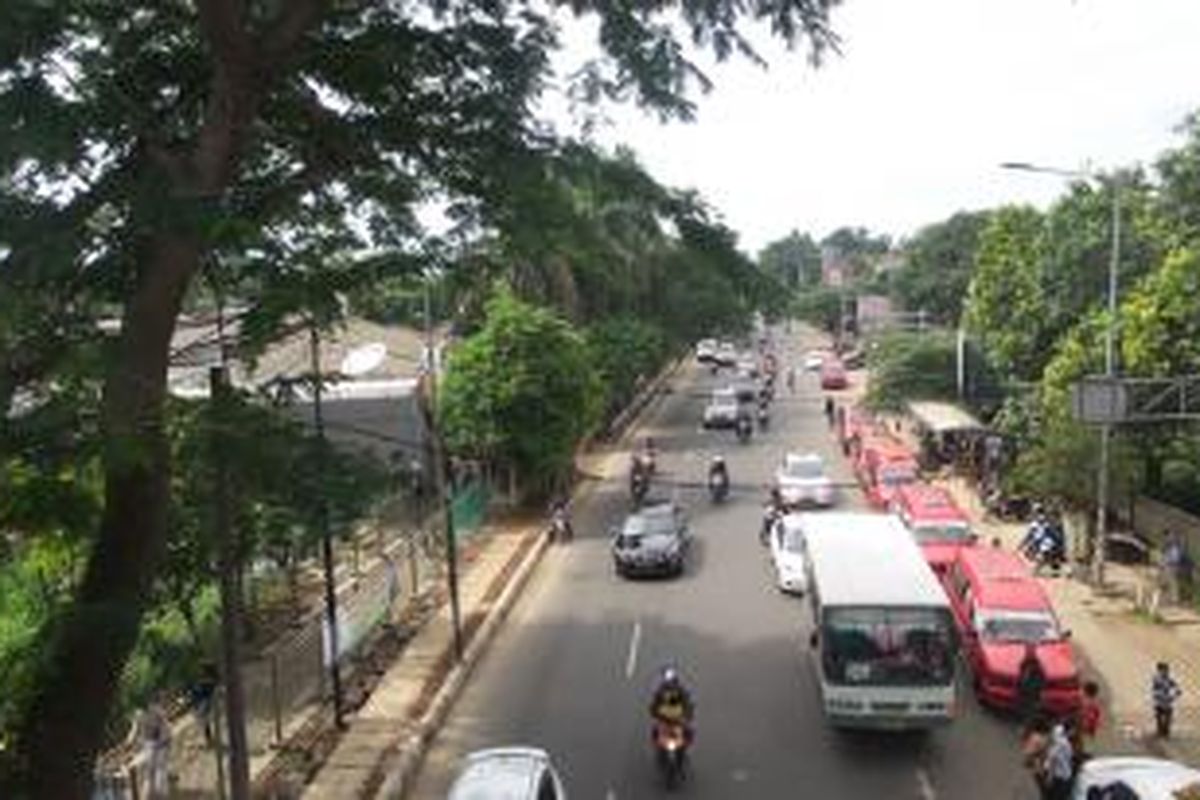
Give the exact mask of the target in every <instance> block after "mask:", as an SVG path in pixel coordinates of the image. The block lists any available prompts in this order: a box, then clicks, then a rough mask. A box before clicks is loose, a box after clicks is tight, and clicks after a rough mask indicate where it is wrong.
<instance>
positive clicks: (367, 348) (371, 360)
mask: <svg viewBox="0 0 1200 800" xmlns="http://www.w3.org/2000/svg"><path fill="white" fill-rule="evenodd" d="M386 355H387V346H386V345H385V344H383V342H371V343H370V344H364V345H363V346H362V347H356V348H354V349H353V350H351V351H350V352H349V353H346V357H345V358H343V359H342V368H341V373H342V374H343V375H350V376H357V375H366V374H367V373H368V372H370V371H371V370H373V369H375V368H376V367H378V366H379V365H380V364H382V363H383V359H384V357H385V356H386Z"/></svg>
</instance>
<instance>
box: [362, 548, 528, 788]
mask: <svg viewBox="0 0 1200 800" xmlns="http://www.w3.org/2000/svg"><path fill="white" fill-rule="evenodd" d="M533 535H534V536H536V537H537V541H536V542H534V545H533V547H532V548H531V549H530V551H529V552H528V553H526V554H525V557H524V559H523V560H522V561H521V564H520V565H519V566H518V567H517V570H516V572H515V573H514V574H513V576H512V577H511V578H510V579H509V581H508V583H507V584H506V585H505V587H504V589H503V590H501V592H500V596H499V597H498V598H497V599H496V601H495V603H494V604H493V605H492V608H491V609H490V611H489V613H488V615H487V618H486V619H485V620H484V621H483V622H482V623H481V624H480V626H479V629H478V630H477V631H476V632H475V635H474V636H472V637H471V641H470V642H469V643H468V644H467V648H466V650H465V651H464V652H463V659H462V661H461V662H460V663H459V664H457V665H456V666H455V667H454V668H453V669H452V670H451V672H450V674H449V675H448V676H447V677H446V679H445V680H444V681H443V682H442V685H441V687H439V688H438V690H437V692H436V693H435V694H434V696H433V700H431V701H430V703H429V707H428V708H427V709H426V710H425V713H424V714H423V715H422V716H421V719H420V720H418V721H417V723H416V725H415V726H414V727H415V732H414V733H413V734H411V735H410V736H409V737H408V738H407V739H406V740H405V741H404V742H403V743H402V744H401V745H400V748H399V749H400V754H399V755H398V756H397V757H396V758H395V759H394V761H393V763H392V764H388V765H385V766H384V767H383V772H384V775H385V777H384V780H383V784H382V785H381V786H380V787H379V790H378V791H377V792H375V795H374V796H375V797H376V798H379V799H380V800H399V799H400V798H402V797H404V794H405V792H406V791H407V790H408V788H409V786H408V784H409V782H410V781H411V780H412V778H413V775H414V774H415V773H416V770H417V768H418V767H419V766H420V764H421V761H422V759H423V758H424V757H425V751H426V749H427V748H428V747H429V743H430V742H431V741H432V739H433V734H434V733H435V732H436V731H437V730H438V729H439V728H440V727H441V725H442V723H443V722H444V721H445V718H446V715H447V714H449V712H450V709H451V708H452V707H453V706H454V703H455V701H456V700H458V696H459V695H460V694H461V693H462V690H463V687H464V686H465V685H466V682H467V679H468V678H470V676H471V673H472V671H473V670H474V669H475V665H476V664H477V663H478V662H479V660H480V658H481V657H482V656H483V654H484V652H485V651H486V650H487V647H488V645H489V644H491V641H492V639H493V638H494V637H495V635H496V632H497V631H498V630H499V628H500V624H501V623H502V622H503V621H504V620H505V619H507V618H508V614H509V612H510V611H511V610H512V607H513V606H514V605H515V604H516V600H517V598H518V597H519V596H520V594H521V591H522V590H523V589H524V588H525V584H526V583H527V582H528V581H529V577H530V576H531V575H532V574H533V571H534V569H535V568H536V567H537V565H538V564H539V563H540V562H541V560H542V556H543V555H545V553H546V550H547V549H548V548H549V545H550V537H549V536H546V535H544V533H538V534H533Z"/></svg>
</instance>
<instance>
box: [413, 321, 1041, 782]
mask: <svg viewBox="0 0 1200 800" xmlns="http://www.w3.org/2000/svg"><path fill="white" fill-rule="evenodd" d="M804 336H809V337H811V336H813V334H811V333H809V334H798V335H796V336H794V337H791V338H790V339H785V340H782V341H781V342H780V352H781V355H782V356H783V358H782V359H781V360H782V362H783V364H784V365H786V364H789V363H795V364H799V362H800V360H801V354H802V352H803V351H804V350H805V349H806V348H807V347H808V346H810V345H813V344H816V341H815V340H811V339H810V340H808V341H805V339H804ZM718 380H720V379H718V378H713V377H711V376H710V375H709V373H708V371H707V370H702V369H697V368H695V367H688V368H687V369H685V370H684V371H682V372H681V373H680V375H679V377H678V378H677V379H676V380H675V381H674V382H673V392H672V394H671V395H670V396H669V397H667V398H666V399H665V400H664V402H662V403H661V404H660V405H659V406H658V407H657V408H656V409H655V411H654V412H653V413H652V414H650V416H649V419H648V420H646V421H645V423H644V426H643V428H642V430H641V431H639V433H640V434H650V435H653V436H654V437H655V439H656V441H657V444H658V447H659V464H660V467H661V478H659V479H656V481H655V483H654V486H653V489H652V491H651V496H652V497H661V496H676V497H677V498H678V499H679V500H681V501H682V502H683V503H684V504H685V505H686V506H687V507H688V509H689V511H690V515H691V522H692V524H691V528H692V533H693V536H694V542H693V545H694V546H693V551H692V553H691V561H690V563H689V565H688V569H687V573H686V574H685V575H684V576H683V577H682V578H679V579H668V580H645V581H627V580H624V579H621V578H619V577H617V576H616V575H615V574H614V572H613V568H612V560H611V557H610V556H609V550H608V537H609V533H608V532H609V529H610V528H611V527H612V526H613V525H615V524H617V523H618V522H619V521H620V520H621V519H622V517H623V515H624V513H625V512H626V511H627V510H628V492H627V480H626V477H627V471H626V462H625V461H624V460H622V461H620V462H618V463H617V464H616V466H617V469H615V470H614V472H615V473H616V477H615V478H614V479H611V480H608V481H605V482H604V483H603V484H601V485H599V486H597V487H596V488H595V491H593V492H592V494H591V495H590V497H588V498H587V499H586V500H585V501H583V502H582V503H580V504H579V507H577V508H576V509H575V510H574V517H575V524H576V539H575V541H574V542H573V543H571V544H570V545H569V546H567V547H558V548H555V549H554V550H552V551H551V552H550V553H548V554H547V557H546V559H545V560H544V561H543V563H542V564H541V565H540V566H539V568H538V570H537V573H536V575H535V576H534V578H533V580H532V581H531V582H530V584H529V585H528V587H527V588H526V591H525V594H524V595H523V597H522V598H521V599H520V601H519V602H518V603H517V605H516V607H515V608H514V609H513V612H512V615H511V616H510V618H509V620H508V621H507V622H506V623H505V627H504V629H503V630H502V631H501V633H500V635H499V636H498V638H497V640H496V641H495V643H494V644H493V645H492V647H491V650H490V651H489V652H488V653H487V654H486V655H485V657H484V658H483V660H482V661H481V662H480V664H479V665H478V667H477V670H476V672H475V674H474V676H473V677H472V679H471V682H470V685H469V686H468V688H467V689H466V691H465V692H464V694H463V695H462V697H461V698H460V700H459V701H458V703H457V704H456V706H455V708H454V710H453V712H452V713H451V714H450V716H449V718H448V719H447V722H446V724H445V726H444V727H443V729H442V731H441V732H440V733H439V735H438V736H437V738H436V739H435V741H434V742H433V744H432V746H431V748H430V750H429V753H428V755H427V757H426V759H425V762H424V765H423V767H422V771H421V773H420V775H419V777H418V780H417V782H416V785H415V788H414V790H413V791H412V792H411V793H410V797H412V798H416V799H417V800H441V799H442V798H445V796H446V792H447V790H448V788H449V785H450V783H451V782H452V780H453V777H454V774H455V770H456V769H457V766H458V763H459V760H460V759H461V757H462V756H463V755H464V754H466V753H468V752H470V751H472V750H475V749H478V748H483V747H493V746H502V745H511V744H531V745H536V746H540V747H543V748H545V749H547V750H548V751H550V753H551V755H552V757H553V758H554V760H555V762H556V764H557V765H558V767H559V770H560V772H561V773H562V774H563V778H564V781H565V783H566V787H567V791H568V794H569V795H570V797H572V798H584V800H592V799H593V798H595V799H596V800H618V799H619V798H646V797H657V796H661V795H664V794H666V793H665V791H664V790H663V789H662V788H661V785H660V782H659V781H658V780H657V775H656V773H655V769H654V763H653V760H652V758H651V749H650V744H649V738H648V722H647V711H646V706H647V702H648V698H649V692H650V689H651V687H652V685H653V681H654V678H655V676H656V674H657V671H658V669H659V668H660V667H661V666H662V665H663V664H665V663H672V664H675V665H677V666H678V667H679V668H680V670H681V672H682V673H683V675H684V678H685V680H686V681H687V683H688V684H689V686H690V687H691V688H692V690H693V692H694V693H695V696H696V700H697V717H696V722H697V732H698V736H697V740H696V743H695V747H694V750H693V752H692V773H691V775H690V777H689V781H688V783H687V784H686V785H685V786H684V787H683V788H682V789H681V790H679V791H678V792H676V794H678V795H679V796H686V797H688V798H695V799H696V800H702V799H705V798H712V799H713V800H717V799H722V800H723V799H725V798H754V799H757V798H804V797H812V798H861V799H862V800H877V799H878V800H883V798H887V799H888V800H904V799H906V798H913V799H914V800H932V799H933V798H972V800H1011V799H1012V798H1027V797H1032V796H1034V792H1033V791H1032V785H1031V783H1030V781H1029V778H1028V777H1027V776H1026V774H1025V773H1024V772H1023V770H1022V769H1021V767H1020V764H1019V756H1018V753H1017V731H1016V727H1015V725H1014V724H1013V723H1012V721H1010V720H1005V719H1002V718H999V717H997V716H996V715H995V714H992V713H990V712H986V711H983V710H980V709H979V708H977V707H976V706H975V704H974V701H973V700H972V699H971V698H970V697H969V692H963V693H961V695H960V696H961V697H962V698H963V700H962V702H963V703H964V704H965V705H966V707H965V708H964V711H963V713H962V714H961V715H960V717H959V718H958V719H957V720H956V721H955V722H954V723H953V724H952V725H950V726H948V727H946V728H942V729H939V730H936V731H934V732H931V733H928V734H894V733H890V734H888V733H881V734H859V733H846V732H839V731H837V730H834V729H832V728H830V726H829V725H827V724H826V722H825V720H824V718H823V716H822V712H821V709H820V706H819V701H818V691H817V684H816V680H815V677H814V675H813V672H812V668H811V666H810V664H809V661H808V654H807V652H806V650H805V648H806V647H807V642H808V633H809V631H810V629H811V626H810V622H809V618H808V609H807V606H806V605H805V603H804V601H803V600H802V599H797V598H793V597H788V596H784V595H781V594H780V593H779V592H778V591H777V590H776V588H775V586H774V584H773V581H772V575H771V571H770V569H769V562H768V559H767V558H766V552H765V549H764V548H762V547H760V546H759V543H758V538H757V529H758V525H759V523H760V520H761V513H762V503H763V500H764V499H765V496H766V493H765V490H764V487H765V485H766V484H767V482H768V481H769V479H770V475H771V473H772V471H773V469H774V466H775V464H776V463H777V462H778V460H779V458H780V456H781V455H782V453H783V452H784V451H785V449H793V450H804V451H816V452H819V453H821V454H822V455H823V456H824V457H825V459H826V463H827V464H828V465H830V468H831V472H832V473H833V475H834V477H835V479H836V480H840V481H845V482H847V483H848V482H849V481H850V479H851V476H850V472H849V469H848V466H847V465H846V463H845V461H844V460H843V459H842V457H841V454H840V451H839V450H838V449H837V447H836V443H835V441H834V438H833V436H832V433H831V431H830V430H829V428H828V426H827V425H826V421H825V417H824V414H823V410H822V402H823V397H822V395H821V393H820V390H819V386H818V383H817V379H816V377H815V376H814V375H811V374H807V375H803V376H802V377H800V378H799V380H798V381H797V386H796V394H795V395H789V394H788V393H787V388H786V385H785V383H784V382H783V381H782V380H781V381H779V382H778V383H779V384H780V391H779V393H778V394H777V397H776V402H775V403H774V404H773V405H772V420H771V423H772V425H771V428H770V430H769V431H767V432H766V434H765V435H758V434H756V435H755V437H754V439H753V441H752V442H751V443H750V444H747V445H741V444H738V443H737V441H736V440H735V438H734V437H733V434H732V432H705V431H702V430H700V428H699V420H700V415H701V411H702V409H703V406H704V403H705V394H706V393H707V392H708V391H710V390H711V388H712V387H713V386H714V385H716V382H717V381H718ZM718 451H719V452H721V453H723V454H724V455H725V457H726V459H727V461H728V463H729V465H730V473H731V476H732V478H733V483H734V493H733V495H732V497H731V499H730V501H729V502H727V503H725V504H724V505H722V506H719V507H714V506H712V505H711V504H710V503H709V501H708V498H707V493H706V490H705V487H704V476H705V471H706V466H707V463H708V458H709V457H710V456H711V455H712V454H713V453H715V452H718ZM839 506H840V507H843V508H862V507H863V502H862V499H861V495H860V494H859V493H858V491H857V490H853V489H844V490H842V493H841V498H840V501H839Z"/></svg>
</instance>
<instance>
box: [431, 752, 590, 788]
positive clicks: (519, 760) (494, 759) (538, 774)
mask: <svg viewBox="0 0 1200 800" xmlns="http://www.w3.org/2000/svg"><path fill="white" fill-rule="evenodd" d="M566 797H567V793H566V791H565V790H564V789H563V784H562V779H560V778H559V777H558V773H557V772H556V771H555V769H554V765H553V764H551V763H550V756H549V755H547V753H546V751H545V750H540V749H538V748H536V747H497V748H492V749H490V750H478V751H476V752H474V753H471V754H470V755H468V756H467V758H466V762H465V764H464V765H463V768H462V771H461V772H459V774H458V778H456V779H455V781H454V785H453V786H451V787H450V794H449V795H447V796H446V800H566Z"/></svg>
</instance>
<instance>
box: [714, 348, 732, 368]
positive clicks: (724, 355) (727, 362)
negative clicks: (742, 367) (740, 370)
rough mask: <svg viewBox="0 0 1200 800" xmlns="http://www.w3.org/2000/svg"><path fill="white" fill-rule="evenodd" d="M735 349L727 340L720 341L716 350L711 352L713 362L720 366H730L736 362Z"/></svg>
mask: <svg viewBox="0 0 1200 800" xmlns="http://www.w3.org/2000/svg"><path fill="white" fill-rule="evenodd" d="M737 359H738V354H737V349H736V348H735V347H734V346H733V345H731V344H730V343H729V342H721V343H720V344H719V345H717V352H716V353H714V354H713V358H712V360H713V363H715V364H719V365H720V366H722V367H732V366H733V365H734V364H736V363H737Z"/></svg>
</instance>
